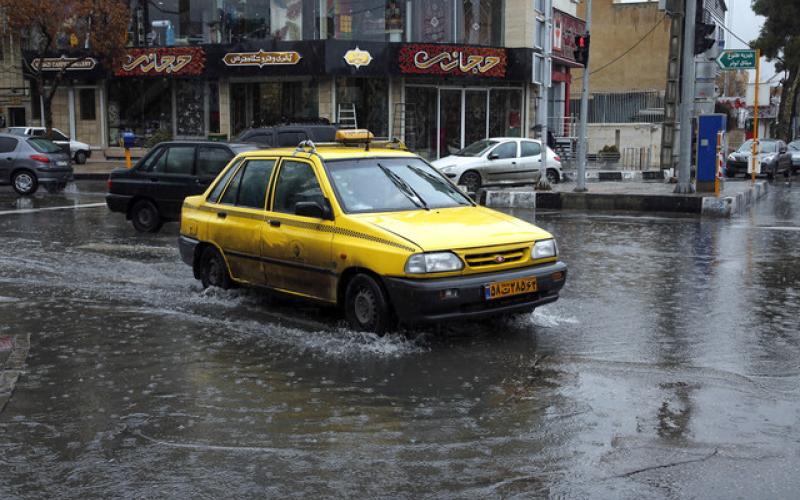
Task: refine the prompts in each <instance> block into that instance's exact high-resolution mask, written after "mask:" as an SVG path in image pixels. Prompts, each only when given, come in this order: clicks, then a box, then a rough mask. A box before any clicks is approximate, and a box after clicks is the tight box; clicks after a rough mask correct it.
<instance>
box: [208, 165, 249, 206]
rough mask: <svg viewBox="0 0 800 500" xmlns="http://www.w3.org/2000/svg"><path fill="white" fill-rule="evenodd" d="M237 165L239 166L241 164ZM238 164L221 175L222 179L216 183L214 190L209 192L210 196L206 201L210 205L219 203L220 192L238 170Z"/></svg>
mask: <svg viewBox="0 0 800 500" xmlns="http://www.w3.org/2000/svg"><path fill="white" fill-rule="evenodd" d="M239 164H241V162H240V163H239ZM239 164H237V165H234V166H232V167H231V168H229V169H228V170H226V171H225V175H223V176H222V178H221V179H220V180H219V181H217V184H216V185H215V186H214V189H212V190H211V194H209V195H208V201H210V202H211V203H217V202H218V201H219V197H220V196H221V195H222V190H223V189H225V186H226V185H227V184H228V181H229V180H230V179H231V177H233V174H235V173H236V170H238V169H239Z"/></svg>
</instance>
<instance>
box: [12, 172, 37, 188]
mask: <svg viewBox="0 0 800 500" xmlns="http://www.w3.org/2000/svg"><path fill="white" fill-rule="evenodd" d="M14 186H15V187H16V188H17V189H19V190H20V191H28V190H29V189H31V188H32V187H33V177H31V176H30V175H29V174H20V175H18V176H17V177H16V179H14Z"/></svg>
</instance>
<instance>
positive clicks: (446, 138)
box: [439, 89, 463, 158]
mask: <svg viewBox="0 0 800 500" xmlns="http://www.w3.org/2000/svg"><path fill="white" fill-rule="evenodd" d="M462 93H463V90H460V89H455V90H452V89H442V90H441V92H440V93H439V158H442V157H444V156H448V155H451V154H453V153H455V152H456V151H458V150H460V149H461V148H462V145H461V123H462V122H461V118H462V116H463V114H462V109H461V96H462Z"/></svg>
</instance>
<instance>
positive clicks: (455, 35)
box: [411, 0, 503, 46]
mask: <svg viewBox="0 0 800 500" xmlns="http://www.w3.org/2000/svg"><path fill="white" fill-rule="evenodd" d="M411 16H412V17H413V22H412V25H413V30H412V33H411V41H415V42H433V43H453V42H455V43H465V44H470V45H495V46H500V45H502V42H503V37H502V31H503V0H428V1H426V2H414V3H413V10H412V12H411Z"/></svg>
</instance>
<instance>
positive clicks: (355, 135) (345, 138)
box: [336, 129, 375, 144]
mask: <svg viewBox="0 0 800 500" xmlns="http://www.w3.org/2000/svg"><path fill="white" fill-rule="evenodd" d="M374 138H375V136H374V135H373V134H372V132H370V131H369V130H367V129H349V130H337V131H336V142H341V143H344V144H348V143H350V144H353V143H359V144H363V143H365V142H366V143H369V142H371V141H372V140H373V139H374Z"/></svg>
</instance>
